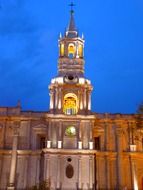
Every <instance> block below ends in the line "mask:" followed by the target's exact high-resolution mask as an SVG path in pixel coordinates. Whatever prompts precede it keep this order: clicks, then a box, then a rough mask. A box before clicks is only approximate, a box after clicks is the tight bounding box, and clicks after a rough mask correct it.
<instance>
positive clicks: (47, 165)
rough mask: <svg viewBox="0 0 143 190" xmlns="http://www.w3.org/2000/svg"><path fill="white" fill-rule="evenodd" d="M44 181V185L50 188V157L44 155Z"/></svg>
mask: <svg viewBox="0 0 143 190" xmlns="http://www.w3.org/2000/svg"><path fill="white" fill-rule="evenodd" d="M44 169H45V181H46V186H47V187H49V188H50V185H51V181H50V180H51V179H50V157H49V156H47V155H45V167H44Z"/></svg>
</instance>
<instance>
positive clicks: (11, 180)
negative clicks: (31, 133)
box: [7, 128, 19, 190]
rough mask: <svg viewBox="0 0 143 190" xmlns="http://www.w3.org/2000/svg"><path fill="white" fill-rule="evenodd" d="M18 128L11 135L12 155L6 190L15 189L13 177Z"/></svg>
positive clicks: (14, 173) (15, 163)
mask: <svg viewBox="0 0 143 190" xmlns="http://www.w3.org/2000/svg"><path fill="white" fill-rule="evenodd" d="M18 135H19V133H18V128H15V129H14V135H13V145H12V155H11V165H10V175H9V183H8V186H7V190H14V189H15V188H16V187H15V175H16V165H17V147H18Z"/></svg>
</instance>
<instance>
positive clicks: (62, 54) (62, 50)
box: [60, 44, 65, 56]
mask: <svg viewBox="0 0 143 190" xmlns="http://www.w3.org/2000/svg"><path fill="white" fill-rule="evenodd" d="M64 49H65V47H64V44H60V56H64Z"/></svg>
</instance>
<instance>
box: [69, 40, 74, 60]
mask: <svg viewBox="0 0 143 190" xmlns="http://www.w3.org/2000/svg"><path fill="white" fill-rule="evenodd" d="M74 55H75V45H74V44H72V43H70V44H69V46H68V56H69V57H70V58H73V57H74Z"/></svg>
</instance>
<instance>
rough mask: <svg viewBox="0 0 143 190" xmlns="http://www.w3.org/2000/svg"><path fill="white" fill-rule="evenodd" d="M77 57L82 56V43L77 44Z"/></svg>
mask: <svg viewBox="0 0 143 190" xmlns="http://www.w3.org/2000/svg"><path fill="white" fill-rule="evenodd" d="M78 53H79V57H83V45H81V44H79V46H78Z"/></svg>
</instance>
